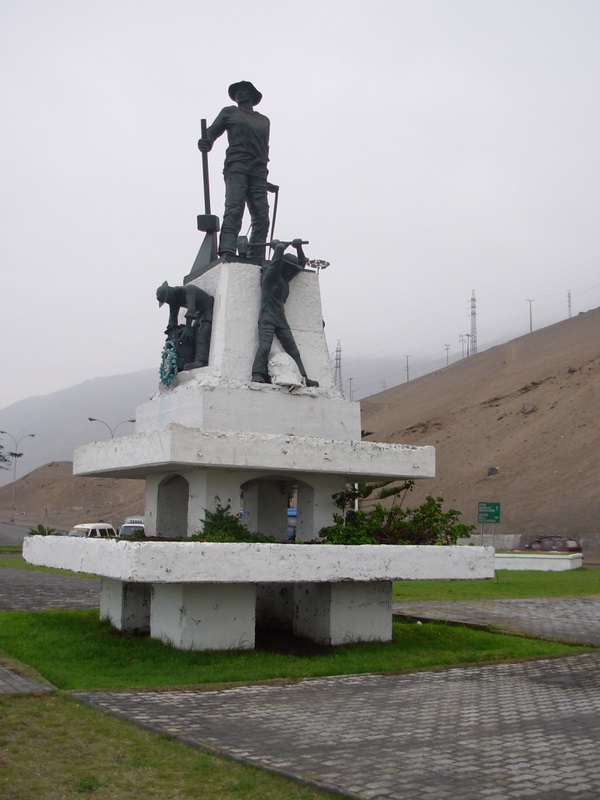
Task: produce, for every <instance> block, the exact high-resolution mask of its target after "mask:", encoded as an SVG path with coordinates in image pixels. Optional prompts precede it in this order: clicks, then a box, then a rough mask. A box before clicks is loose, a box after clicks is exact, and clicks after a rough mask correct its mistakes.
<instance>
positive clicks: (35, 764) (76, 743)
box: [0, 693, 338, 800]
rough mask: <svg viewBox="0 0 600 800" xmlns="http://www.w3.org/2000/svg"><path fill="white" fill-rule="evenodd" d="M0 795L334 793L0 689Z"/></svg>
mask: <svg viewBox="0 0 600 800" xmlns="http://www.w3.org/2000/svg"><path fill="white" fill-rule="evenodd" d="M0 720H2V722H1V724H0V763H1V764H2V768H1V769H0V797H2V798H3V800H48V799H49V798H52V800H74V798H77V797H86V796H88V797H89V796H94V797H97V798H99V800H100V799H101V798H107V799H110V800H132V798H144V800H198V798H202V800H326V798H330V800H331V798H333V797H338V795H333V794H328V793H326V792H320V791H318V790H316V789H313V788H311V787H308V786H305V785H303V784H300V783H296V782H293V781H290V780H288V779H287V778H285V777H282V776H279V775H274V774H272V773H270V772H266V771H264V770H261V769H259V768H258V767H251V766H246V765H244V764H238V763H236V762H234V761H229V760H226V759H224V758H218V757H216V756H213V755H211V754H209V753H205V752H203V751H202V750H200V749H198V748H196V747H188V746H186V745H184V744H180V743H179V742H178V741H176V740H175V739H174V738H171V737H170V736H167V735H165V734H156V733H152V732H150V731H147V730H144V729H143V728H140V727H138V726H136V725H133V724H131V723H128V722H122V721H120V720H117V719H115V718H114V717H112V716H111V715H110V714H104V713H102V712H100V711H98V710H96V709H93V708H90V707H88V706H84V705H81V704H80V703H77V702H75V701H74V700H72V699H71V698H70V697H68V696H65V695H61V694H57V693H51V694H46V695H37V696H31V695H30V696H12V697H11V696H0Z"/></svg>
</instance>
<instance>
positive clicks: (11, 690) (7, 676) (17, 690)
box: [0, 665, 54, 695]
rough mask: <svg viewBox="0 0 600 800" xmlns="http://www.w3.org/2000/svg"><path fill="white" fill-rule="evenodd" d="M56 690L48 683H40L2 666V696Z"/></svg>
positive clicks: (0, 683)
mask: <svg viewBox="0 0 600 800" xmlns="http://www.w3.org/2000/svg"><path fill="white" fill-rule="evenodd" d="M52 689H54V687H53V686H51V685H50V684H48V683H38V682H37V681H33V680H31V679H30V678H25V677H24V676H23V675H19V673H17V672H15V671H14V670H12V669H7V668H6V667H3V666H2V665H0V695H2V694H41V693H42V692H49V691H52Z"/></svg>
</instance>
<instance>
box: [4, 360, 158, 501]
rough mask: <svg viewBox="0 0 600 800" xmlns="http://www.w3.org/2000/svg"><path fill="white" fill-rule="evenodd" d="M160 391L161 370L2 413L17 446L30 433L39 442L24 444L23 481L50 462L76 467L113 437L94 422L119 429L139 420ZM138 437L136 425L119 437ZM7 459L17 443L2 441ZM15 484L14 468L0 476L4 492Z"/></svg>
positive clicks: (97, 382)
mask: <svg viewBox="0 0 600 800" xmlns="http://www.w3.org/2000/svg"><path fill="white" fill-rule="evenodd" d="M157 388H158V369H156V370H154V369H152V370H143V371H142V372H133V373H131V374H129V375H113V376H111V377H106V378H94V379H93V380H89V381H85V382H84V383H80V384H78V385H77V386H71V387H69V388H68V389H63V390H62V391H59V392H52V394H46V395H37V396H35V397H28V398H27V399H26V400H20V401H19V402H17V403H13V404H12V405H10V406H8V407H7V408H4V409H1V410H0V429H1V430H4V431H9V433H11V434H12V435H13V436H14V437H15V439H16V440H17V441H19V440H21V437H24V436H26V435H27V434H29V433H33V434H35V438H33V439H30V438H25V439H22V440H21V441H20V445H19V451H20V452H22V453H23V456H22V457H21V458H19V459H18V463H17V477H23V476H24V475H26V474H27V473H28V472H30V471H31V470H33V469H36V468H37V467H41V466H42V465H44V464H47V463H48V462H50V461H72V460H73V451H74V450H75V448H76V447H79V446H80V445H82V444H86V443H87V442H91V441H94V440H96V439H98V440H102V439H107V438H109V437H110V433H109V431H108V428H106V427H105V426H104V425H102V424H100V423H98V422H93V423H92V422H90V421H89V420H88V417H96V418H97V419H102V420H105V421H106V423H107V425H109V426H110V427H111V428H113V430H114V428H115V426H116V425H118V423H120V422H121V421H122V420H128V419H135V410H136V407H137V406H138V405H140V404H141V403H143V402H145V401H146V400H147V399H148V398H149V397H150V395H152V394H154V392H156V390H157ZM128 433H133V425H131V424H128V423H126V424H125V425H121V426H120V427H119V429H118V431H117V432H116V435H117V436H123V435H125V434H128ZM0 444H2V445H3V446H4V450H3V452H4V453H7V452H9V451H11V450H12V449H13V447H14V443H13V441H12V439H10V438H9V437H7V436H0ZM12 479H13V469H12V466H11V467H10V468H9V469H8V470H0V486H3V485H4V484H6V483H9V482H11V481H12Z"/></svg>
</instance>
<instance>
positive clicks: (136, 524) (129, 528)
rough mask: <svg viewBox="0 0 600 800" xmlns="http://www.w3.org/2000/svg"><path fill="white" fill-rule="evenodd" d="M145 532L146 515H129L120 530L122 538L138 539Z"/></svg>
mask: <svg viewBox="0 0 600 800" xmlns="http://www.w3.org/2000/svg"><path fill="white" fill-rule="evenodd" d="M145 534H146V528H145V526H144V517H127V519H126V520H125V522H124V523H123V524H122V525H121V529H120V530H119V538H121V539H138V538H141V536H145Z"/></svg>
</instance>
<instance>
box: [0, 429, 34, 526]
mask: <svg viewBox="0 0 600 800" xmlns="http://www.w3.org/2000/svg"><path fill="white" fill-rule="evenodd" d="M0 433H3V434H4V436H10V438H11V439H12V440H13V442H14V444H15V449H14V450H13V451H12V452H11V453H9V454H8V455H9V456H12V460H13V482H12V517H11V518H10V521H11V522H14V521H15V484H16V482H17V458H21V456H22V455H23V453H19V444H20V442H21V441H22V440H23V439H27V438H28V437H29V436H31V437H34V436H35V433H26V434H25V435H24V436H21V437H20V438H19V439H15V437H14V436H13V435H12V433H9V432H8V431H0Z"/></svg>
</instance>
